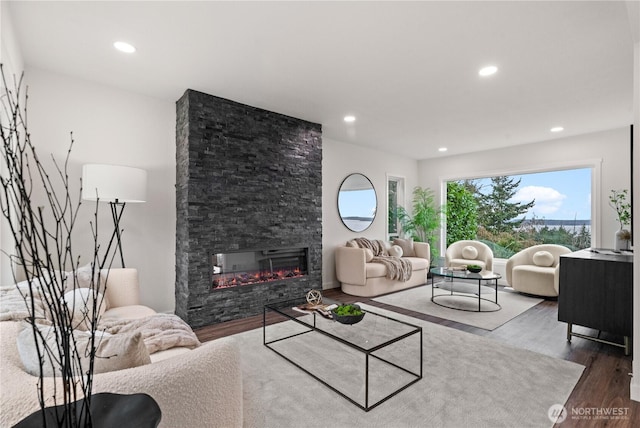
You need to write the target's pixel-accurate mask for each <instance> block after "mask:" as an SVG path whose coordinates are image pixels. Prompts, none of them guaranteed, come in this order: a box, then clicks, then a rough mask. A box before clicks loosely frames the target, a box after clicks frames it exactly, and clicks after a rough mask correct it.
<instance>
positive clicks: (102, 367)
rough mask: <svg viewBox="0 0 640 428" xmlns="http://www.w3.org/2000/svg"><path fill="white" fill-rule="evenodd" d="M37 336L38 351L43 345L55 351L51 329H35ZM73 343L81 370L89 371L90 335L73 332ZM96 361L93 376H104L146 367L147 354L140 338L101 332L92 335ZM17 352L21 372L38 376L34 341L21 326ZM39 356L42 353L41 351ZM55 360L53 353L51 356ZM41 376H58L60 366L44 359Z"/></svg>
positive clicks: (29, 327)
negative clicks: (94, 342)
mask: <svg viewBox="0 0 640 428" xmlns="http://www.w3.org/2000/svg"><path fill="white" fill-rule="evenodd" d="M37 328H38V330H39V332H40V335H39V337H38V342H39V343H40V349H43V343H46V345H47V346H48V347H49V349H52V350H54V351H55V350H56V349H57V344H56V337H55V331H54V328H53V327H52V326H47V325H41V326H38V327H37ZM73 336H74V338H75V341H76V349H77V350H78V354H79V355H80V361H81V363H82V367H83V369H85V368H86V369H88V368H89V358H88V355H89V352H90V346H91V332H88V331H81V330H76V331H74V333H73ZM96 344H97V347H96V358H95V360H94V373H106V372H110V371H115V370H122V369H127V368H131V367H138V366H141V365H145V364H150V363H151V359H150V358H149V352H148V351H147V347H146V346H145V344H144V341H143V339H142V335H141V334H139V333H138V334H134V335H130V334H119V335H111V334H109V333H104V332H98V331H97V332H96ZM17 346H18V352H19V354H20V358H21V360H22V364H23V365H24V368H25V371H26V372H27V373H29V374H31V375H33V376H39V374H40V361H39V359H38V354H37V351H36V347H35V340H34V336H33V330H32V327H31V325H29V324H27V323H23V329H22V331H21V332H20V333H19V334H18V338H17ZM41 352H42V351H41ZM54 356H55V353H54ZM42 370H43V374H44V376H47V377H50V376H53V375H54V370H56V375H57V376H59V375H60V365H59V364H58V363H57V362H54V360H53V359H51V358H49V357H48V356H46V355H45V357H44V364H43V365H42Z"/></svg>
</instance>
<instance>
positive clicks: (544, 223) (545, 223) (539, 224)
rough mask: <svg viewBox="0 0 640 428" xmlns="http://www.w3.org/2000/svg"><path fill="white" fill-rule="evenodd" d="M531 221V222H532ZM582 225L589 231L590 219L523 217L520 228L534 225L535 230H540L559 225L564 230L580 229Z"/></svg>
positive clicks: (557, 227)
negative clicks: (531, 218)
mask: <svg viewBox="0 0 640 428" xmlns="http://www.w3.org/2000/svg"><path fill="white" fill-rule="evenodd" d="M532 223H533V224H532ZM582 226H584V227H585V229H586V230H587V231H588V232H589V233H590V232H591V220H590V219H589V220H567V219H561V220H553V219H550V220H547V219H535V220H530V219H525V220H524V221H523V222H522V226H521V227H522V228H530V227H534V228H535V229H536V230H540V229H544V228H545V227H547V228H549V229H560V228H561V227H563V228H564V229H566V230H569V231H573V230H575V231H580V230H582Z"/></svg>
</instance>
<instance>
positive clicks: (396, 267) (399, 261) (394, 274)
mask: <svg viewBox="0 0 640 428" xmlns="http://www.w3.org/2000/svg"><path fill="white" fill-rule="evenodd" d="M355 241H356V244H357V245H358V247H360V248H367V249H369V250H371V251H372V252H373V258H372V259H371V261H372V262H373V263H382V264H383V265H385V267H386V268H387V275H386V277H387V278H389V279H393V280H399V281H403V282H407V281H409V278H411V273H412V272H413V266H412V265H411V262H410V261H409V260H407V259H404V258H402V257H392V256H390V255H389V254H388V253H387V250H386V249H385V246H384V242H382V241H380V240H379V239H376V240H375V241H371V240H369V239H367V238H356V239H355Z"/></svg>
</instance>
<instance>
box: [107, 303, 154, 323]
mask: <svg viewBox="0 0 640 428" xmlns="http://www.w3.org/2000/svg"><path fill="white" fill-rule="evenodd" d="M155 313H156V311H154V310H153V309H151V308H150V307H148V306H143V305H129V306H120V307H117V308H111V309H108V310H106V311H105V312H104V314H103V315H102V320H103V321H106V320H110V319H137V318H145V317H149V316H151V315H155Z"/></svg>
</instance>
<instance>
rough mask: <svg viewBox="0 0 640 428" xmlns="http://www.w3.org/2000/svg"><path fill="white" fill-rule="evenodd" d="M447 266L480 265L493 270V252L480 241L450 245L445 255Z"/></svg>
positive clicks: (467, 241) (465, 241)
mask: <svg viewBox="0 0 640 428" xmlns="http://www.w3.org/2000/svg"><path fill="white" fill-rule="evenodd" d="M444 263H445V266H447V267H449V266H462V265H479V266H482V268H483V269H484V270H489V271H490V270H493V251H491V248H489V246H488V245H487V244H485V243H482V242H480V241H472V240H464V241H457V242H454V243H453V244H451V245H449V247H448V248H447V250H446V251H445V253H444Z"/></svg>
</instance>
